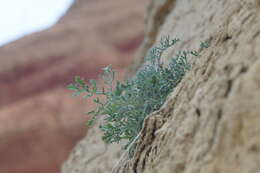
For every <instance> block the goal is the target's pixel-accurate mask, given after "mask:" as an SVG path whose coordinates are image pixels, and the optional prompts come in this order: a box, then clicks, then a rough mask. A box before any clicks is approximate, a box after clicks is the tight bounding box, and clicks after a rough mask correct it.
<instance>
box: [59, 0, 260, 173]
mask: <svg viewBox="0 0 260 173" xmlns="http://www.w3.org/2000/svg"><path fill="white" fill-rule="evenodd" d="M152 3H153V4H158V5H156V6H153V8H152V9H151V11H158V9H160V8H161V7H162V6H164V4H168V3H169V4H173V5H172V6H170V9H167V11H168V12H167V14H165V12H162V14H163V16H164V17H163V19H160V20H161V21H162V23H160V22H158V21H157V22H153V21H156V16H160V14H156V15H150V16H151V18H148V19H147V20H148V22H147V23H152V25H148V27H151V29H149V28H148V30H150V31H152V30H153V29H154V28H157V29H156V34H152V35H146V37H149V38H145V40H151V42H144V45H143V48H144V50H143V51H142V52H146V50H147V48H148V47H150V45H152V44H154V43H155V42H158V41H159V40H160V38H161V37H162V36H165V35H170V36H171V37H172V38H174V37H178V38H181V40H182V43H181V44H178V45H176V46H175V47H174V48H172V49H171V50H168V51H167V52H165V53H164V54H163V58H164V59H163V61H164V62H165V63H167V61H168V60H169V59H170V58H171V57H173V56H174V54H175V53H176V50H180V49H185V50H186V49H188V50H194V49H195V50H196V49H198V48H199V45H200V43H201V42H204V41H209V43H210V48H208V49H206V50H203V51H201V52H200V54H201V56H200V57H198V58H196V59H192V60H191V62H193V67H192V69H191V70H190V71H189V72H188V73H187V74H186V76H185V77H184V79H183V80H182V82H181V83H180V84H179V85H178V87H177V88H176V89H175V90H174V92H173V93H171V94H170V95H169V97H168V100H167V102H166V103H165V104H164V106H163V107H162V108H161V109H160V110H159V111H157V112H154V113H152V114H151V115H149V116H148V117H147V118H146V119H145V121H144V125H143V129H142V131H141V136H140V138H139V140H138V144H137V148H136V151H135V154H134V156H133V158H132V159H128V160H126V161H124V162H122V163H121V164H120V165H118V166H117V168H116V169H115V171H114V172H117V173H162V172H163V173H172V172H174V173H219V172H221V173H233V172H234V173H257V172H259V171H260V166H259V163H260V100H259V98H260V76H259V72H260V1H259V0H251V1H247V0H239V1H238V0H205V1H201V0H194V1H189V0H176V1H174V0H165V1H161V0H160V1H159V0H154V1H152ZM158 24H161V25H159V26H158ZM153 40H154V41H153ZM87 147H89V146H80V147H78V148H75V151H77V150H79V149H81V151H82V149H83V148H87ZM83 153H84V151H82V153H81V155H80V156H79V157H80V158H78V159H79V160H82V159H84V154H83ZM81 156H83V157H81ZM74 157H75V156H74V155H73V154H72V155H71V156H70V159H73V158H74ZM99 164H102V163H99ZM73 166H74V167H77V166H78V165H77V162H75V163H73ZM97 167H98V165H97ZM63 172H64V173H69V171H66V169H64V171H63ZM78 172H84V171H82V170H79V171H78ZM86 172H87V171H86ZM106 172H107V171H106Z"/></svg>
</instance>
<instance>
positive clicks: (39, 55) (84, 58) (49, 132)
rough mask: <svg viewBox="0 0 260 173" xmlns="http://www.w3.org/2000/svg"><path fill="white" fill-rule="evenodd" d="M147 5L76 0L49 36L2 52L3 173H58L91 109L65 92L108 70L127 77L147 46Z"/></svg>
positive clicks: (29, 39)
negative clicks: (76, 79) (81, 79)
mask: <svg viewBox="0 0 260 173" xmlns="http://www.w3.org/2000/svg"><path fill="white" fill-rule="evenodd" d="M145 4H146V1H141V2H140V1H139V0H131V1H128V0H109V1H106V0H103V1H102V0H76V1H75V3H74V4H73V6H72V7H71V8H70V9H69V11H68V13H67V14H66V15H65V16H64V17H63V18H62V19H61V20H60V21H59V22H58V23H57V24H56V25H54V26H53V27H51V28H50V29H48V30H45V31H42V32H39V33H34V34H31V35H28V36H26V37H24V38H22V39H20V40H18V41H16V42H14V43H11V44H8V45H6V46H4V47H1V48H0V172H1V173H36V172H37V173H57V172H59V170H60V166H61V163H62V162H63V161H64V160H65V159H66V158H67V156H68V153H69V152H70V150H71V149H72V147H73V146H74V145H75V143H76V142H77V141H78V140H79V139H81V138H82V137H83V136H84V135H85V134H86V131H87V128H86V126H85V123H86V120H87V117H86V116H85V114H84V113H85V112H87V111H89V109H91V108H92V107H93V105H92V104H91V103H89V102H86V101H85V100H81V99H79V98H77V99H76V98H73V97H71V94H72V93H71V92H70V91H69V90H67V89H66V88H65V87H66V86H67V85H68V84H69V83H70V82H71V81H72V80H73V78H74V76H75V75H81V76H83V77H84V78H85V79H95V78H97V75H98V74H99V72H100V71H101V68H103V67H104V66H106V65H108V64H113V66H114V67H115V68H116V69H117V70H118V71H119V72H120V73H121V74H123V73H124V71H125V69H126V68H127V66H128V65H129V63H130V62H131V61H132V59H133V57H134V52H135V49H136V48H137V47H138V46H139V44H140V42H141V41H142V39H143V13H144V9H145V6H146V5H145ZM46 12H48V10H47V11H46ZM39 20H40V19H39Z"/></svg>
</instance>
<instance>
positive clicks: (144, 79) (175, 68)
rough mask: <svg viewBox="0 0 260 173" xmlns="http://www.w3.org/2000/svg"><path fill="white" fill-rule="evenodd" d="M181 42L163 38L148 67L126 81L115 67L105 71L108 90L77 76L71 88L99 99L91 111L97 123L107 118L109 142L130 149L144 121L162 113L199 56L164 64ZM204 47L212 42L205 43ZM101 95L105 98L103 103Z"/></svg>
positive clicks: (184, 55)
mask: <svg viewBox="0 0 260 173" xmlns="http://www.w3.org/2000/svg"><path fill="white" fill-rule="evenodd" d="M177 42H179V39H173V40H170V39H169V37H165V38H163V39H161V41H160V44H159V45H158V46H156V47H154V48H152V49H150V51H149V53H148V56H147V57H146V63H145V65H144V66H143V67H142V68H140V69H139V70H138V71H137V73H136V74H135V75H134V76H133V77H132V78H130V79H128V80H126V81H125V82H119V81H117V80H115V71H114V70H113V69H112V67H111V65H109V66H107V67H105V68H104V69H103V73H102V78H103V81H104V84H105V85H104V87H102V88H99V87H97V84H96V81H94V80H90V81H89V84H87V83H86V82H85V81H84V79H83V78H81V77H79V76H76V77H75V83H74V84H70V85H69V86H68V89H70V90H73V91H74V92H75V93H74V95H76V96H78V95H81V94H83V93H84V94H85V96H84V97H85V98H90V97H93V96H94V97H95V98H94V99H93V101H94V102H95V103H96V104H97V108H96V109H95V110H93V111H91V112H89V114H90V115H92V116H91V120H90V121H89V122H88V124H89V125H91V124H93V122H94V121H95V120H96V118H97V117H98V116H104V120H105V122H104V124H102V125H100V129H101V130H102V131H103V132H104V136H103V140H104V141H105V142H106V143H113V142H119V141H120V140H122V139H126V140H128V143H127V145H126V148H127V147H128V146H129V144H131V143H132V142H133V141H134V140H135V138H136V137H137V135H138V133H139V132H140V130H141V128H142V124H143V121H144V118H145V117H146V116H147V115H148V114H150V113H151V112H153V111H156V110H158V109H159V108H160V107H161V106H162V104H163V103H164V102H165V100H166V97H167V95H168V94H169V93H170V92H172V91H173V90H174V88H175V87H176V86H177V85H178V83H180V81H181V80H182V78H183V76H184V75H185V72H186V71H187V70H189V69H190V68H191V65H190V64H189V63H188V62H187V57H188V56H189V55H193V56H198V55H199V54H198V52H197V51H179V52H178V53H177V55H176V56H175V57H174V58H172V59H171V60H170V62H169V64H168V65H164V64H162V62H161V56H162V53H163V51H165V50H166V49H167V48H169V47H171V46H173V45H174V44H176V43H177ZM201 47H202V48H206V47H208V43H202V44H201ZM99 96H105V100H104V101H101V99H100V97H99Z"/></svg>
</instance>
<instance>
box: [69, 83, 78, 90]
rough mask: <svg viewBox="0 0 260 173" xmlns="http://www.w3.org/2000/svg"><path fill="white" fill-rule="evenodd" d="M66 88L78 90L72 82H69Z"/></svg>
mask: <svg viewBox="0 0 260 173" xmlns="http://www.w3.org/2000/svg"><path fill="white" fill-rule="evenodd" d="M67 88H68V89H69V90H73V91H78V90H79V88H78V87H77V86H75V85H74V84H69V85H68V86H67Z"/></svg>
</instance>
